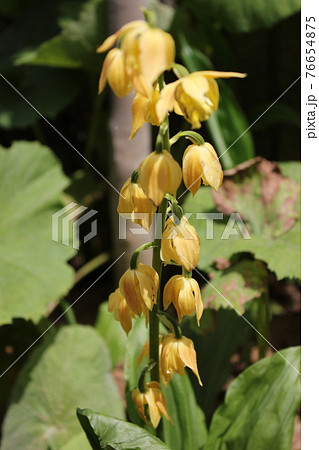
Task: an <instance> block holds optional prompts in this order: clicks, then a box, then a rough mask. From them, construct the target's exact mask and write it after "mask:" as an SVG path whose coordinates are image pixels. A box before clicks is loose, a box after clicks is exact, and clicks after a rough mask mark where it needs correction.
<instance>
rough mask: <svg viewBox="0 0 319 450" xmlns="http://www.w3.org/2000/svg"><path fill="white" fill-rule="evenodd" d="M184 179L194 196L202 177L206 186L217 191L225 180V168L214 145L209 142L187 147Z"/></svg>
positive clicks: (184, 158) (184, 157) (184, 161)
mask: <svg viewBox="0 0 319 450" xmlns="http://www.w3.org/2000/svg"><path fill="white" fill-rule="evenodd" d="M183 179H184V183H185V186H186V187H187V189H189V190H190V191H191V193H192V195H193V196H194V195H195V194H196V192H197V191H198V189H199V188H200V184H201V179H202V180H203V183H204V184H205V185H206V186H208V185H209V186H211V187H212V188H213V189H214V190H215V191H217V190H218V189H219V188H220V186H221V184H222V181H223V170H222V167H221V165H220V162H219V159H218V156H217V154H216V152H215V150H214V147H213V146H212V145H210V144H209V143H208V142H205V144H204V145H197V144H193V145H190V146H188V147H187V149H186V150H185V153H184V156H183Z"/></svg>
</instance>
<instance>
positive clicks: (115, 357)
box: [95, 303, 127, 367]
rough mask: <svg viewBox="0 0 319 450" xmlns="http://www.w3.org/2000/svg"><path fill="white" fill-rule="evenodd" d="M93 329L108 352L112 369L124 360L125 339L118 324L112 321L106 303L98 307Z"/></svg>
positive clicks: (112, 318)
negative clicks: (102, 340)
mask: <svg viewBox="0 0 319 450" xmlns="http://www.w3.org/2000/svg"><path fill="white" fill-rule="evenodd" d="M95 328H96V331H97V332H98V333H99V334H100V335H101V336H102V338H103V339H104V341H105V343H106V345H107V347H108V349H109V351H110V355H111V358H112V363H113V367H114V366H116V364H117V363H118V362H120V361H121V360H122V359H124V354H125V345H126V340H127V337H126V334H125V332H124V331H123V328H122V327H121V325H120V323H119V322H117V321H116V320H114V316H113V314H112V313H111V312H109V311H108V303H103V304H102V305H101V306H100V308H99V312H98V316H97V321H96V324H95Z"/></svg>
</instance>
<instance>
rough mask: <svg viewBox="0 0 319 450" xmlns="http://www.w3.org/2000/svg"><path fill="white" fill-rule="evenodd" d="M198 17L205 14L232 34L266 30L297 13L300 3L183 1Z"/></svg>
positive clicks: (285, 0)
mask: <svg viewBox="0 0 319 450" xmlns="http://www.w3.org/2000/svg"><path fill="white" fill-rule="evenodd" d="M184 3H186V4H187V5H189V7H190V8H191V9H192V10H193V11H194V13H195V15H197V16H198V17H200V16H201V15H203V14H205V17H206V18H207V17H209V18H211V19H213V20H214V21H218V22H219V23H220V24H221V25H222V26H223V27H225V28H226V29H227V30H228V31H230V32H232V33H238V32H245V31H253V30H258V29H260V28H265V27H270V26H272V25H274V24H276V23H277V22H279V21H280V20H283V19H285V18H286V17H289V16H291V15H292V14H295V13H296V12H298V11H300V0H281V1H280V2H278V1H276V0H255V1H251V0H232V1H231V2H225V1H223V0H198V1H197V2H196V3H194V2H192V1H191V0H184Z"/></svg>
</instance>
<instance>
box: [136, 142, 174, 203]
mask: <svg viewBox="0 0 319 450" xmlns="http://www.w3.org/2000/svg"><path fill="white" fill-rule="evenodd" d="M138 173H139V181H140V184H141V186H142V188H143V190H144V191H145V193H146V195H147V197H148V198H150V199H151V200H152V201H153V202H154V204H155V205H156V206H159V205H160V204H161V202H162V200H163V197H164V195H165V193H166V192H168V193H169V194H172V195H176V191H177V189H178V187H179V185H180V184H181V181H182V170H181V168H180V166H179V164H178V163H177V162H176V161H175V159H174V158H173V156H172V155H171V154H170V153H169V152H168V151H167V150H164V151H163V152H161V153H156V152H152V153H151V154H150V155H148V156H147V157H146V158H145V159H144V161H142V162H141V164H140V166H139V168H138Z"/></svg>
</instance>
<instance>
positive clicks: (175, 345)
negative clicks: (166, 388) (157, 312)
mask: <svg viewBox="0 0 319 450" xmlns="http://www.w3.org/2000/svg"><path fill="white" fill-rule="evenodd" d="M160 364H161V374H162V377H163V381H164V384H165V385H168V383H169V382H170V381H171V378H172V375H173V373H178V374H179V375H184V367H189V368H190V369H191V370H192V371H193V373H194V374H195V375H196V376H197V378H198V382H199V384H200V385H201V386H202V385H203V383H202V381H201V379H200V376H199V373H198V367H197V361H196V352H195V349H194V344H193V341H191V340H190V339H188V338H186V337H185V336H183V337H182V338H181V339H177V338H176V337H175V336H174V335H173V334H172V333H169V334H167V335H166V336H165V337H164V338H163V341H162V352H161V357H160Z"/></svg>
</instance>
